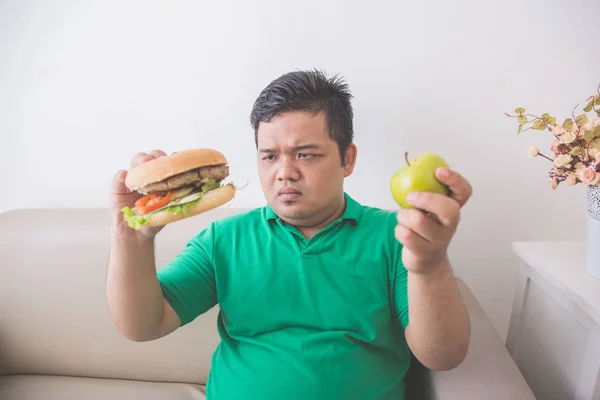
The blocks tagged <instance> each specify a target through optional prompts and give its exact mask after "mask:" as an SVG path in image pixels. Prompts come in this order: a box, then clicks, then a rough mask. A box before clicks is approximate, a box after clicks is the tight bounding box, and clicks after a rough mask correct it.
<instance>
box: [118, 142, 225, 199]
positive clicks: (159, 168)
mask: <svg viewBox="0 0 600 400" xmlns="http://www.w3.org/2000/svg"><path fill="white" fill-rule="evenodd" d="M223 164H227V159H226V158H225V156H224V155H223V154H221V153H220V152H218V151H217V150H213V149H207V148H199V149H190V150H185V151H181V152H176V153H173V154H171V155H169V156H164V157H159V158H155V159H153V160H150V161H148V162H144V163H141V164H138V165H136V166H135V167H133V168H132V169H131V170H130V171H129V172H128V173H127V177H126V178H125V185H126V186H127V187H128V188H129V190H139V189H141V188H143V187H144V186H147V185H149V184H151V183H155V182H160V181H163V180H165V179H167V178H169V177H171V176H174V175H177V174H180V173H182V172H186V171H190V170H193V169H196V168H200V167H207V166H210V165H223Z"/></svg>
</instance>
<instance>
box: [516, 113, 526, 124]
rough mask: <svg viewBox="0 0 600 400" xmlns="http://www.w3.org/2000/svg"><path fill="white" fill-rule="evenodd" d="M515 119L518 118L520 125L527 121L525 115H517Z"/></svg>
mask: <svg viewBox="0 0 600 400" xmlns="http://www.w3.org/2000/svg"><path fill="white" fill-rule="evenodd" d="M517 119H518V120H519V123H520V124H521V125H524V124H526V123H527V117H526V116H524V115H519V116H518V117H517Z"/></svg>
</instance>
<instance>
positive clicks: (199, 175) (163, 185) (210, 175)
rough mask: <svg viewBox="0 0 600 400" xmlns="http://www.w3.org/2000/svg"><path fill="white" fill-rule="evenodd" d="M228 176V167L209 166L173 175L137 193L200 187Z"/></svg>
mask: <svg viewBox="0 0 600 400" xmlns="http://www.w3.org/2000/svg"><path fill="white" fill-rule="evenodd" d="M228 175H229V167H228V166H227V165H211V166H208V167H201V168H198V169H193V170H191V171H187V172H183V173H181V174H178V175H174V176H172V177H170V178H167V179H165V180H164V181H160V182H156V183H151V184H150V185H148V186H144V187H143V188H141V189H140V190H139V191H140V192H142V193H145V194H147V193H149V192H165V191H168V190H173V189H176V188H179V187H182V186H187V185H194V186H200V185H201V184H203V183H205V182H206V181H207V180H209V179H214V180H216V181H221V180H223V179H225V178H226V177H227V176H228Z"/></svg>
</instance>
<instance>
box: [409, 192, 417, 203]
mask: <svg viewBox="0 0 600 400" xmlns="http://www.w3.org/2000/svg"><path fill="white" fill-rule="evenodd" d="M418 197H419V193H417V192H410V193H409V194H408V196H407V197H406V198H407V200H408V201H415V200H416V199H417V198H418Z"/></svg>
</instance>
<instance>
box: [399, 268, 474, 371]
mask: <svg viewBox="0 0 600 400" xmlns="http://www.w3.org/2000/svg"><path fill="white" fill-rule="evenodd" d="M407 279H408V309H409V316H410V323H409V325H408V327H407V331H406V339H407V342H408V344H409V347H410V348H411V350H412V352H413V353H414V355H415V356H416V357H417V358H418V359H419V361H421V363H422V364H423V365H425V366H426V367H428V368H429V369H434V370H447V369H451V368H454V367H455V366H457V365H458V364H460V363H461V362H462V360H463V359H464V357H465V355H466V352H467V349H468V345H469V338H470V325H469V316H468V313H467V310H466V307H465V305H464V303H463V301H462V298H461V296H460V292H459V291H458V287H457V285H456V281H455V279H454V276H453V274H452V271H451V269H450V265H449V264H448V263H444V265H442V266H440V267H439V268H436V269H435V270H433V272H430V273H427V274H415V273H411V272H409V273H408V277H407Z"/></svg>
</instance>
